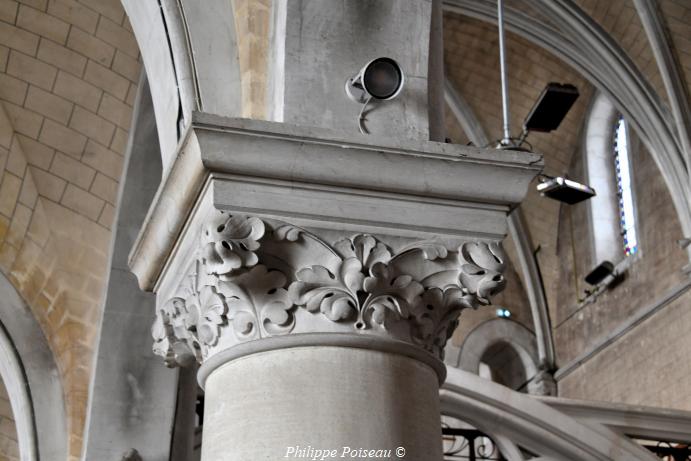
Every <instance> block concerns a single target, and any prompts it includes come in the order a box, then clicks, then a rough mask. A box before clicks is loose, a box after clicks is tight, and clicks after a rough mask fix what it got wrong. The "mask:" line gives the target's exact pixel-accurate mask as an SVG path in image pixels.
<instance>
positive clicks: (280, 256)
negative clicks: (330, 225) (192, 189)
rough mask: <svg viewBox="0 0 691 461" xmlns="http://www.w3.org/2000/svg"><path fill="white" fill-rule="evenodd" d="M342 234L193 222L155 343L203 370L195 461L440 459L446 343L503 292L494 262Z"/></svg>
mask: <svg viewBox="0 0 691 461" xmlns="http://www.w3.org/2000/svg"><path fill="white" fill-rule="evenodd" d="M337 234H341V233H337ZM342 234H343V235H344V237H343V238H341V239H339V240H337V241H336V242H334V243H333V244H329V243H327V242H325V241H324V240H323V239H322V238H320V237H318V236H316V235H315V234H314V233H313V232H309V231H307V230H305V229H302V228H299V227H296V226H293V225H291V224H287V223H285V222H281V221H277V220H272V219H260V218H257V217H254V216H247V215H240V214H231V213H227V212H222V211H217V212H212V213H211V215H210V216H209V217H208V218H207V219H206V221H205V222H204V224H203V225H202V226H201V227H200V231H199V233H198V236H197V238H198V245H197V248H196V250H195V251H194V257H193V258H191V261H190V262H189V265H188V267H187V268H186V270H185V271H184V276H183V277H182V282H181V283H180V284H179V285H178V286H177V287H176V288H175V289H174V290H173V292H171V293H173V296H170V297H169V298H167V299H161V302H160V303H159V306H160V307H159V309H158V312H157V319H156V324H155V325H154V329H153V335H154V338H155V341H156V342H155V346H154V350H155V352H156V353H158V354H160V355H162V356H164V357H165V360H166V361H167V363H168V364H169V365H187V364H190V363H192V362H194V361H195V360H196V361H199V362H200V363H201V364H202V365H201V369H200V372H199V382H200V384H201V385H202V386H203V387H204V388H205V390H206V399H205V401H206V410H205V421H204V435H203V445H202V459H203V460H205V461H226V460H227V461H231V460H232V461H245V460H247V461H250V460H258V459H271V460H274V459H281V458H284V457H286V458H287V459H314V456H317V458H316V459H322V456H326V457H325V458H323V459H332V458H337V457H341V456H343V455H345V457H346V458H350V457H351V456H352V457H354V458H356V459H378V458H380V457H381V458H384V459H398V458H401V459H411V460H426V461H433V460H441V459H442V451H441V430H440V412H439V397H438V392H439V384H440V383H441V382H442V381H443V379H444V376H445V368H444V365H443V363H442V358H443V357H442V354H443V350H444V345H445V344H446V340H447V338H448V337H450V336H451V334H452V332H453V330H454V328H455V327H456V325H457V323H458V318H459V315H460V313H461V311H462V310H463V309H466V308H476V307H478V306H480V305H482V304H487V303H488V301H489V296H490V295H491V294H493V293H494V292H496V291H498V290H499V289H501V288H502V287H503V284H504V279H503V276H502V275H501V272H502V270H503V267H504V256H503V253H502V251H501V249H500V247H499V245H496V244H492V243H489V244H488V243H477V242H475V243H463V244H461V245H460V246H459V247H455V248H451V249H449V248H447V247H446V246H444V245H442V244H439V243H430V242H416V241H414V240H410V239H409V240H410V241H407V242H398V245H397V248H396V249H394V248H392V247H391V246H389V245H387V244H385V243H384V242H383V241H382V240H380V239H379V238H377V237H375V236H373V235H369V234H355V235H353V234H352V233H342ZM383 239H386V237H383ZM372 450H373V451H372ZM389 452H390V453H391V454H387V453H389ZM319 453H321V455H319Z"/></svg>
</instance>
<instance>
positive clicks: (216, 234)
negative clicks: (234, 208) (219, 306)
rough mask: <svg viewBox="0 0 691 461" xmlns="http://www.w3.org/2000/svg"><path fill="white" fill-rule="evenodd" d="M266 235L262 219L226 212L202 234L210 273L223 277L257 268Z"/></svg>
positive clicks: (214, 220)
mask: <svg viewBox="0 0 691 461" xmlns="http://www.w3.org/2000/svg"><path fill="white" fill-rule="evenodd" d="M264 232H265V226H264V222H263V221H262V220H261V219H259V218H255V217H246V216H238V215H229V214H225V213H222V212H221V213H220V214H219V215H217V216H215V217H214V218H213V219H211V220H210V221H209V223H207V225H206V226H204V229H203V231H202V262H203V263H204V264H205V266H206V269H207V271H208V273H209V274H212V275H216V276H219V277H223V276H227V275H229V274H231V273H232V272H233V271H234V270H236V269H240V268H243V267H252V266H254V265H255V264H257V262H258V261H259V258H258V257H257V254H256V253H255V251H256V250H258V249H259V240H260V239H261V238H262V237H263V236H264Z"/></svg>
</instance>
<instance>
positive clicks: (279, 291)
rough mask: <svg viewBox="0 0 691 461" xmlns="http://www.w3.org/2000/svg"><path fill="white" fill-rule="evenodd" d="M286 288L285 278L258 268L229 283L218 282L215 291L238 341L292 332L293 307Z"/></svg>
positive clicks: (277, 273)
mask: <svg viewBox="0 0 691 461" xmlns="http://www.w3.org/2000/svg"><path fill="white" fill-rule="evenodd" d="M285 284H286V277H285V275H283V274H282V273H281V272H279V271H276V270H273V271H270V270H268V269H267V268H266V266H264V265H261V264H260V265H257V266H255V267H253V268H252V269H250V270H249V271H248V272H245V273H243V274H241V275H239V276H237V277H235V278H233V279H232V281H231V280H220V281H219V282H218V291H219V292H220V293H221V294H223V296H224V298H225V301H226V303H227V305H228V319H229V320H231V321H232V322H233V329H234V332H235V334H236V336H237V337H238V339H241V340H248V339H254V338H257V337H259V336H261V332H265V333H267V334H268V335H276V334H285V333H289V332H290V330H292V329H293V327H294V326H295V316H294V315H293V313H292V308H293V303H292V302H291V301H290V297H289V296H288V291H287V290H286V289H285V288H284V286H285ZM260 330H261V332H260Z"/></svg>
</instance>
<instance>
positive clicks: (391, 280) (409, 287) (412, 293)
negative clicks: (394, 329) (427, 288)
mask: <svg viewBox="0 0 691 461" xmlns="http://www.w3.org/2000/svg"><path fill="white" fill-rule="evenodd" d="M370 274H371V275H370V276H369V277H367V278H366V279H365V280H364V283H363V288H364V291H365V292H367V293H369V294H370V296H369V297H368V298H367V300H366V301H365V304H364V306H363V311H364V313H365V315H366V316H368V315H371V319H372V321H373V322H374V324H376V325H383V326H386V324H385V322H386V320H387V318H388V317H393V319H395V320H399V319H405V318H408V316H409V314H410V309H411V306H413V305H414V304H415V303H416V301H417V298H418V297H419V296H420V294H421V293H422V291H423V288H422V285H421V284H420V283H418V282H416V281H414V280H413V278H412V277H411V276H410V275H406V274H403V275H395V274H394V272H393V270H392V269H391V268H389V267H388V266H386V265H385V264H383V263H376V264H375V265H374V266H373V267H372V269H371V271H370Z"/></svg>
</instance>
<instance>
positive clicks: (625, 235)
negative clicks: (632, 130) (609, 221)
mask: <svg viewBox="0 0 691 461" xmlns="http://www.w3.org/2000/svg"><path fill="white" fill-rule="evenodd" d="M627 131H628V126H627V124H626V121H625V120H624V119H623V118H619V120H618V121H617V125H616V128H615V139H614V141H615V142H614V163H615V166H616V168H615V169H616V174H617V193H618V195H619V213H620V216H621V221H620V223H619V224H620V226H621V234H622V239H623V243H624V245H623V246H624V252H625V253H626V255H627V256H629V255H632V254H634V253H636V251H638V237H637V235H636V216H635V210H634V205H633V190H632V180H631V165H630V160H631V159H630V155H629V145H628V141H629V139H628V133H627Z"/></svg>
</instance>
